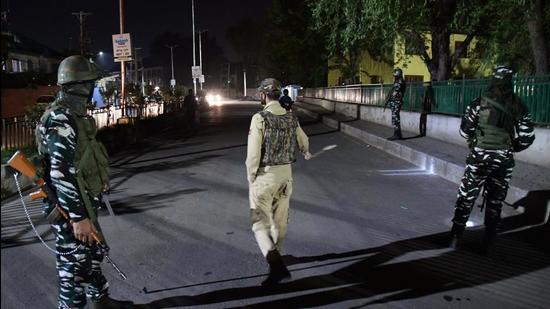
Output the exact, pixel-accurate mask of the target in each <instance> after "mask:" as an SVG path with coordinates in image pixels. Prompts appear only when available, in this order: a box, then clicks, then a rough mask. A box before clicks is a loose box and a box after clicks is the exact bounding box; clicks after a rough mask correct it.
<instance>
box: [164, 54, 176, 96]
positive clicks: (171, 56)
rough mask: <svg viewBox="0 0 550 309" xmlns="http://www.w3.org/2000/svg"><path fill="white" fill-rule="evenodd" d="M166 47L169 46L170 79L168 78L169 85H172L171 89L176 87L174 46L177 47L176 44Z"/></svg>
mask: <svg viewBox="0 0 550 309" xmlns="http://www.w3.org/2000/svg"><path fill="white" fill-rule="evenodd" d="M166 47H168V48H170V62H171V63H172V79H171V80H170V86H171V87H172V90H174V88H175V87H176V79H174V47H178V45H172V46H168V45H166Z"/></svg>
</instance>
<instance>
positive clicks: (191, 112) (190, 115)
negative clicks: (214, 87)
mask: <svg viewBox="0 0 550 309" xmlns="http://www.w3.org/2000/svg"><path fill="white" fill-rule="evenodd" d="M183 107H184V108H185V119H186V120H187V126H188V127H189V128H190V129H192V130H194V129H195V127H196V118H197V115H196V113H197V98H196V97H195V95H194V94H193V89H189V92H188V94H187V95H186V96H185V98H184V99H183Z"/></svg>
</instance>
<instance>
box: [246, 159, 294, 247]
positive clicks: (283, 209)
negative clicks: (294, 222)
mask: <svg viewBox="0 0 550 309" xmlns="http://www.w3.org/2000/svg"><path fill="white" fill-rule="evenodd" d="M291 194H292V169H291V166H290V164H288V165H278V166H266V167H261V168H260V169H259V170H258V174H257V176H256V179H255V180H254V182H253V183H251V184H250V188H249V200H250V219H251V221H252V231H253V232H254V237H255V238H256V241H257V242H258V246H259V247H260V250H261V251H262V254H263V255H264V256H267V253H268V252H269V251H271V250H274V249H277V250H278V251H281V248H282V244H283V240H284V238H285V236H286V232H287V227H288V207H289V201H290V195H291Z"/></svg>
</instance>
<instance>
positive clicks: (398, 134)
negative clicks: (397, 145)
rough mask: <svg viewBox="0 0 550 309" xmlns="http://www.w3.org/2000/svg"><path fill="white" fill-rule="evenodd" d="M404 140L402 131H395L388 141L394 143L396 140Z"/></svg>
mask: <svg viewBox="0 0 550 309" xmlns="http://www.w3.org/2000/svg"><path fill="white" fill-rule="evenodd" d="M402 138H403V136H402V135H401V130H394V131H393V136H390V137H388V138H387V139H388V140H389V141H394V140H397V139H402Z"/></svg>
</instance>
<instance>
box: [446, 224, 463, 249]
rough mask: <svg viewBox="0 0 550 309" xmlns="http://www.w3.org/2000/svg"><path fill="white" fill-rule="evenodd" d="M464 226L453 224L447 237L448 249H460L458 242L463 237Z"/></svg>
mask: <svg viewBox="0 0 550 309" xmlns="http://www.w3.org/2000/svg"><path fill="white" fill-rule="evenodd" d="M464 229H465V226H464V225H462V224H458V223H453V227H452V228H451V233H450V236H449V247H450V248H453V249H460V241H461V240H462V235H464Z"/></svg>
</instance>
